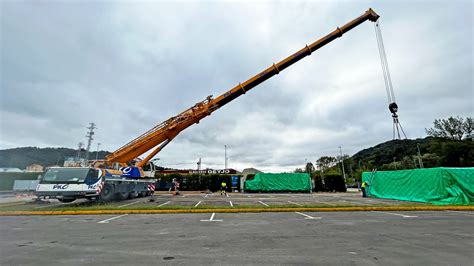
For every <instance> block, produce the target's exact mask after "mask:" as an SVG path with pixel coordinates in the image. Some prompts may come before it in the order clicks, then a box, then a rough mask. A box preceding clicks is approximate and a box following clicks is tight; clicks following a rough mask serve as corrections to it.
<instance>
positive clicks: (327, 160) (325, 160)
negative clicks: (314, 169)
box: [316, 156, 337, 174]
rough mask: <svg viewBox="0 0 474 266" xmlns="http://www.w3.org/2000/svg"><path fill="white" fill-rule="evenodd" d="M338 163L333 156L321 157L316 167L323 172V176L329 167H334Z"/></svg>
mask: <svg viewBox="0 0 474 266" xmlns="http://www.w3.org/2000/svg"><path fill="white" fill-rule="evenodd" d="M336 162H337V159H336V158H335V157H332V156H321V157H320V158H319V159H318V160H317V161H316V165H317V166H318V167H319V170H321V174H323V172H324V171H326V170H327V169H328V168H329V167H331V166H333V165H334V164H335V163H336Z"/></svg>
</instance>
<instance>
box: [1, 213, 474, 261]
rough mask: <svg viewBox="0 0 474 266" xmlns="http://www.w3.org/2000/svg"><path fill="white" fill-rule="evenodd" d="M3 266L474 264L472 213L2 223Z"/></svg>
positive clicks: (106, 218)
mask: <svg viewBox="0 0 474 266" xmlns="http://www.w3.org/2000/svg"><path fill="white" fill-rule="evenodd" d="M0 237H1V242H0V264H1V265H97V264H103V265H109V264H120V265H137V264H185V265H240V264H259V265H282V264H283V265H287V264H288V265H315V264H316V265H394V264H396V265H423V264H424V265H473V262H474V253H473V252H472V251H473V250H474V212H469V211H466V212H462V211H437V212H428V211H425V212H328V213H327V212H324V213H314V212H307V213H301V212H287V213H201V214H157V215H134V214H125V215H75V216H5V217H0Z"/></svg>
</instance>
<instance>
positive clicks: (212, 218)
mask: <svg viewBox="0 0 474 266" xmlns="http://www.w3.org/2000/svg"><path fill="white" fill-rule="evenodd" d="M214 216H216V213H215V212H213V213H212V215H211V218H209V220H201V222H222V221H223V220H214Z"/></svg>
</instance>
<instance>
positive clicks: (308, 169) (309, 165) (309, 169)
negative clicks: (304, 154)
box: [305, 162, 316, 175]
mask: <svg viewBox="0 0 474 266" xmlns="http://www.w3.org/2000/svg"><path fill="white" fill-rule="evenodd" d="M315 171H316V169H315V168H314V165H313V164H312V163H311V162H309V163H307V164H306V167H305V172H306V173H308V174H310V175H311V174H312V173H314V172H315Z"/></svg>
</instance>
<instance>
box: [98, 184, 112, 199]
mask: <svg viewBox="0 0 474 266" xmlns="http://www.w3.org/2000/svg"><path fill="white" fill-rule="evenodd" d="M114 192H115V189H114V186H113V185H112V184H107V183H105V184H104V187H103V188H102V191H101V192H100V195H99V199H100V201H102V202H109V201H112V200H114V194H115V193H114Z"/></svg>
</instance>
